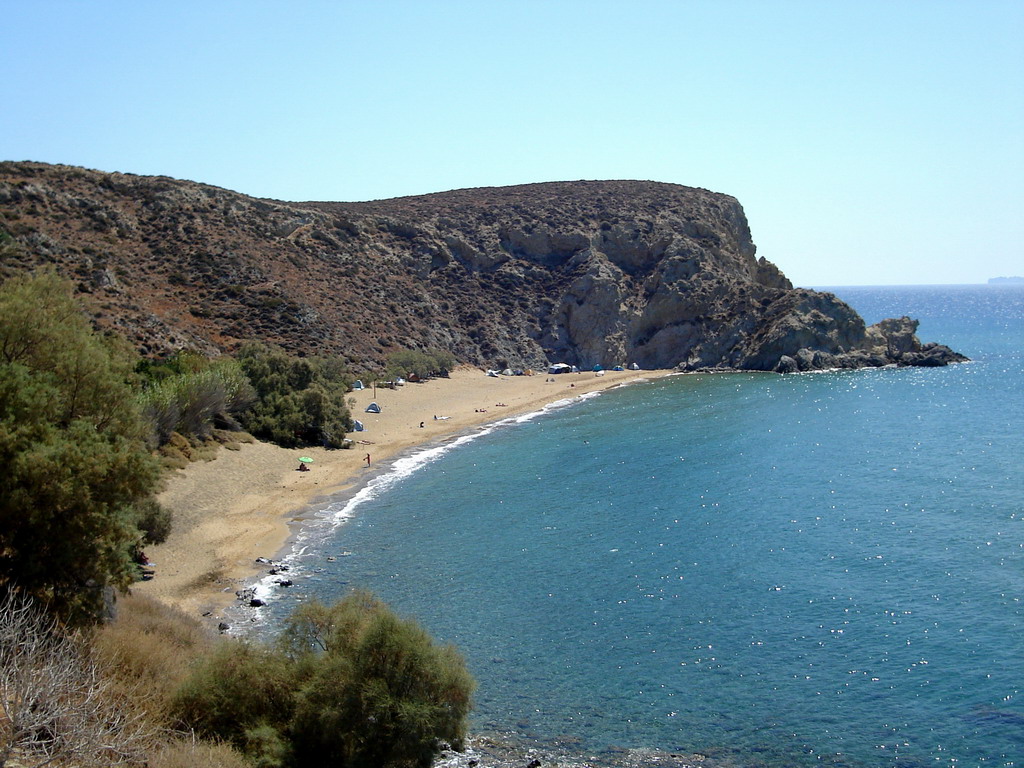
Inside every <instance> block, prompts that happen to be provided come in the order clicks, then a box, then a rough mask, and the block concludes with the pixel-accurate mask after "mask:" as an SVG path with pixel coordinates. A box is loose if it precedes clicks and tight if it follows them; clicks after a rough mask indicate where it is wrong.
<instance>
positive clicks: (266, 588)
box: [246, 390, 603, 625]
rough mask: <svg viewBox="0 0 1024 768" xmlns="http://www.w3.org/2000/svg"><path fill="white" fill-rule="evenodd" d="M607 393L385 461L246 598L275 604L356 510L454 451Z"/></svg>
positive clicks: (304, 525) (325, 509) (329, 504)
mask: <svg viewBox="0 0 1024 768" xmlns="http://www.w3.org/2000/svg"><path fill="white" fill-rule="evenodd" d="M602 391H603V390H598V391H596V392H586V393H582V394H579V395H574V396H572V397H567V398H563V399H561V400H556V401H554V402H551V403H548V404H546V405H544V406H543V407H542V408H539V409H538V410H536V411H530V412H527V413H523V414H518V415H516V416H509V417H507V418H504V419H501V420H499V421H495V422H491V423H490V424H486V425H483V426H481V427H477V428H475V430H474V431H473V432H470V433H465V434H461V435H456V436H455V437H450V438H447V439H446V440H445V441H444V442H442V443H439V444H431V445H427V446H417V447H416V448H413V449H411V451H412V452H411V453H406V454H404V455H403V454H399V455H398V456H396V457H395V458H392V459H389V460H386V461H382V462H380V464H379V465H378V466H377V470H376V472H375V473H374V474H373V475H372V476H370V477H369V479H367V480H365V481H364V482H363V483H361V484H360V485H358V486H357V487H356V488H355V490H352V489H349V490H346V491H344V492H342V493H340V494H335V495H334V496H332V497H330V498H328V499H327V500H326V501H325V502H323V503H321V504H318V505H315V506H313V507H311V508H310V512H311V513H312V514H311V515H310V516H309V517H307V518H306V519H304V520H302V521H301V523H300V525H299V528H298V530H297V531H296V533H295V534H294V535H293V536H292V538H291V541H290V542H289V544H288V545H287V546H286V553H285V554H283V555H282V556H280V557H278V558H275V560H274V561H273V563H272V566H273V567H272V568H271V569H269V570H272V571H274V572H273V573H267V574H265V575H264V576H262V577H260V578H258V579H257V580H256V581H255V582H253V583H252V584H250V585H249V587H248V589H247V590H246V594H247V595H251V596H252V597H254V598H256V599H258V600H259V601H260V602H261V603H262V604H263V605H264V606H270V605H271V604H272V603H273V602H274V601H275V598H276V597H278V596H280V594H281V589H282V585H281V583H282V582H283V581H294V580H295V579H296V578H297V577H301V576H304V575H309V574H310V573H311V572H313V571H315V570H316V569H315V568H314V567H313V566H312V564H311V563H312V560H313V556H314V554H315V555H316V556H317V560H319V559H322V557H323V556H324V555H325V554H327V553H324V552H323V551H322V550H323V547H324V545H325V543H326V542H327V540H328V539H329V538H330V537H331V536H332V534H333V533H334V532H335V531H336V530H337V529H338V527H340V526H342V525H344V524H345V523H347V522H348V521H349V520H351V519H352V518H353V517H355V515H356V511H357V510H358V509H359V508H360V507H362V506H363V505H365V504H368V503H370V502H372V501H374V500H375V499H377V498H378V497H380V496H381V495H382V494H384V493H386V492H387V491H389V490H391V489H392V488H394V487H395V486H396V485H398V484H400V483H401V482H403V481H404V480H406V479H407V478H408V477H410V476H411V475H413V474H414V473H416V472H418V471H420V470H422V469H424V468H425V467H427V466H429V465H431V464H433V463H434V462H436V461H438V460H439V459H441V458H442V457H444V456H445V455H446V454H448V453H449V452H450V451H454V450H456V449H457V448H462V447H464V446H466V445H469V444H470V443H472V442H474V441H476V440H478V439H479V438H481V437H484V436H486V435H489V434H491V433H492V432H494V431H495V430H498V429H502V428H505V427H510V426H515V425H518V424H525V423H527V422H530V421H534V420H535V419H537V418H539V417H541V416H544V415H545V414H548V413H552V412H554V411H557V410H561V409H563V408H567V407H570V406H573V405H577V404H579V403H582V402H584V401H586V400H590V399H592V398H594V397H597V396H598V395H600V394H601V393H602ZM347 554H348V553H346V552H340V553H335V554H333V555H328V556H330V557H338V556H341V557H344V556H346V555H347ZM261 618H262V616H261V614H260V613H259V612H257V611H253V612H252V613H251V614H250V615H249V616H248V622H247V623H248V624H249V625H252V624H258V623H260V621H259V620H260V619H261Z"/></svg>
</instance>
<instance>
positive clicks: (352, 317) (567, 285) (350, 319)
mask: <svg viewBox="0 0 1024 768" xmlns="http://www.w3.org/2000/svg"><path fill="white" fill-rule="evenodd" d="M0 228H2V229H0V240H2V242H0V254H2V263H0V275H2V276H9V275H11V274H14V273H17V272H20V271H25V270H29V269H33V268H36V267H38V266H40V265H45V264H52V265H54V266H55V267H56V269H57V270H58V271H59V272H60V273H61V274H64V275H66V276H68V277H71V278H72V279H73V280H74V281H75V282H76V284H77V285H78V288H79V290H80V291H81V292H82V294H83V296H84V299H85V303H86V305H87V307H88V309H89V311H90V312H91V313H92V315H93V317H94V319H95V322H96V324H97V326H98V327H100V328H104V329H114V330H116V331H117V332H119V333H121V334H122V335H124V336H125V337H127V338H128V339H129V340H130V341H131V342H132V343H134V344H135V345H136V346H137V347H138V348H139V350H140V351H141V352H142V353H143V354H148V355H160V354H164V353H167V352H170V351H173V350H175V349H179V348H183V347H188V348H195V349H199V350H202V351H204V352H206V353H210V354H213V353H217V352H219V351H227V350H231V349H233V348H235V347H237V346H238V345H239V344H241V343H243V342H245V341H247V340H250V339H262V340H268V341H273V342H276V343H279V344H281V345H283V346H284V347H286V348H288V349H290V350H291V351H293V352H296V353H302V354H318V353H332V354H338V355H341V356H342V357H344V358H346V359H347V360H348V361H349V362H350V363H351V364H352V366H353V367H355V368H356V369H362V368H374V367H378V366H380V365H381V363H382V362H383V361H384V360H385V359H386V358H387V356H388V355H389V354H390V353H391V352H393V351H394V350H396V349H399V348H441V349H446V350H449V351H451V352H452V353H454V355H455V356H456V357H457V358H458V359H459V360H460V361H462V362H467V363H473V364H478V365H484V366H488V367H502V368H504V367H524V368H526V367H533V368H537V367H540V366H543V365H545V364H546V363H548V362H555V361H558V362H567V363H570V364H576V365H579V366H581V367H591V366H593V365H596V364H600V365H607V366H610V365H614V364H628V363H633V362H636V363H638V364H639V365H640V366H641V367H642V368H667V367H673V366H677V365H679V366H681V367H682V368H684V369H688V370H694V369H702V368H733V369H754V370H783V371H790V370H808V369H813V368H822V367H832V366H846V367H857V366H864V365H885V364H888V363H893V362H895V363H899V364H910V365H943V364H945V363H947V362H953V361H956V360H958V359H963V358H961V357H960V356H958V355H956V354H955V353H952V352H950V351H949V350H948V349H947V348H945V347H940V346H937V345H929V346H927V347H922V346H921V345H920V343H919V342H918V341H917V339H916V337H915V336H914V332H915V330H916V327H917V325H916V323H915V322H914V321H912V320H910V319H908V318H901V319H899V320H891V321H885V322H884V323H880V324H878V325H877V326H872V327H870V328H866V327H865V325H864V322H863V321H862V320H861V318H860V317H859V316H858V315H857V314H856V313H855V312H854V311H853V310H852V309H851V308H850V307H848V306H847V305H846V304H844V303H843V302H841V301H839V300H838V299H837V298H836V297H834V296H833V295H831V294H827V293H816V292H814V291H809V290H803V289H794V288H793V287H792V285H791V284H790V282H789V281H788V280H787V279H786V278H785V276H783V275H782V273H781V272H780V271H779V270H778V269H777V268H776V267H775V266H774V265H773V264H771V263H769V262H767V261H765V260H764V259H763V258H762V259H758V258H756V256H755V247H754V244H753V242H752V240H751V236H750V230H749V228H748V226H747V221H746V218H745V216H744V214H743V209H742V208H741V207H740V204H739V203H738V202H737V201H736V200H735V199H734V198H732V197H729V196H727V195H722V194H716V193H713V192H708V191H706V190H703V189H693V188H689V187H682V186H677V185H673V184H660V183H655V182H640V181H578V182H558V183H546V184H530V185H524V186H517V187H502V188H482V189H466V190H457V191H453V192H445V193H439V194H433V195H423V196H418V197H406V198H397V199H394V200H382V201H376V202H369V203H328V202H308V203H285V202H280V201H275V200H262V199H256V198H252V197H247V196H245V195H242V194H238V193H235V192H230V191H228V190H224V189H219V188H216V187H211V186H208V185H204V184H198V183H195V182H190V181H178V180H174V179H170V178H165V177H144V176H134V175H130V174H121V173H101V172H97V171H91V170H85V169H82V168H73V167H67V166H53V165H45V164H41V163H11V162H7V163H0Z"/></svg>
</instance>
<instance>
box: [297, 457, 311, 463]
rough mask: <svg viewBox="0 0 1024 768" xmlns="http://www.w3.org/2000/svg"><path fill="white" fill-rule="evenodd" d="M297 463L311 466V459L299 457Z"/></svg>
mask: <svg viewBox="0 0 1024 768" xmlns="http://www.w3.org/2000/svg"><path fill="white" fill-rule="evenodd" d="M299 461H301V462H302V463H303V464H312V463H313V460H312V459H311V458H309V456H299Z"/></svg>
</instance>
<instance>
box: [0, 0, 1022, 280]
mask: <svg viewBox="0 0 1024 768" xmlns="http://www.w3.org/2000/svg"><path fill="white" fill-rule="evenodd" d="M0 8H2V11H3V13H2V18H3V27H4V33H3V39H4V42H3V45H2V46H0V72H3V79H2V86H0V93H2V96H3V104H4V108H3V112H2V116H0V160H35V161H41V162H47V163H63V164H68V165H76V166H84V167H87V168H94V169H97V170H102V171H120V172H125V173H135V174H143V175H164V176H171V177H174V178H179V179H190V180H193V181H200V182H204V183H207V184H213V185H216V186H219V187H225V188H228V189H232V190H236V191H238V192H243V193H245V194H249V195H254V196H258V197H268V198H275V199H279V200H289V201H303V200H332V201H361V200H373V199H380V198H388V197H398V196H403V195H414V194H424V193H429V192H441V191H445V190H449V189H459V188H465V187H481V186H504V185H508V184H523V183H532V182H542V181H567V180H569V181H571V180H576V179H647V180H654V181H662V182H670V183H674V184H683V185H687V186H693V187H703V188H706V189H710V190H713V191H715V192H722V193H725V194H729V195H732V196H734V197H736V198H737V199H738V200H739V201H740V203H741V204H742V205H743V208H744V210H745V211H746V214H747V219H748V221H749V223H750V227H751V231H752V234H753V238H754V242H755V243H756V244H757V247H758V255H759V256H764V257H765V258H767V259H768V260H769V261H772V262H774V263H775V264H777V265H778V266H779V267H780V268H781V269H782V270H783V271H784V272H785V273H786V274H787V276H789V277H790V279H791V280H792V281H793V282H794V283H795V284H797V285H801V286H807V287H812V286H841V285H906V284H943V283H980V282H985V281H986V280H987V279H988V278H990V277H996V276H1004V275H1024V0H957V1H955V2H953V1H951V0H884V1H883V0H676V1H674V2H673V1H670V0H661V1H655V0H619V1H618V2H608V1H605V0H587V1H586V2H577V1H575V0H518V1H508V2H500V1H498V0H494V1H493V2H490V1H489V2H484V1H483V0H466V1H462V0H419V2H413V1H412V0H406V1H399V0H363V1H362V2H347V1H345V0H335V1H334V2H326V1H314V0H308V1H306V2H303V0H293V1H291V2H261V1H260V0H247V1H246V2H234V1H232V0H218V1H217V2H210V1H209V0H202V2H198V1H195V0H174V1H173V2H172V1H170V0H168V1H166V2H164V1H162V0H151V1H147V2H139V1H138V0H131V1H130V2H127V1H125V2H115V1H112V0H76V1H74V2H72V1H71V0H64V1H61V0H33V2H24V1H23V0H0Z"/></svg>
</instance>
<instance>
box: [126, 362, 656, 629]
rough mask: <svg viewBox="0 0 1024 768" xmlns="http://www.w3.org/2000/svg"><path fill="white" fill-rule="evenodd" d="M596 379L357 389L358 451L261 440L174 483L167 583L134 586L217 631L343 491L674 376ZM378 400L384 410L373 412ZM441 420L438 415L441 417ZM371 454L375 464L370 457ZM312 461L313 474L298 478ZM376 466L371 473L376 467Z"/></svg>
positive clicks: (461, 373)
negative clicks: (472, 438) (467, 440)
mask: <svg viewBox="0 0 1024 768" xmlns="http://www.w3.org/2000/svg"><path fill="white" fill-rule="evenodd" d="M673 373H674V371H671V370H657V371H628V370H627V371H603V372H601V373H600V374H598V373H595V372H593V371H587V372H581V373H570V374H558V375H554V376H552V375H548V374H537V375H534V376H515V377H506V376H498V377H493V376H488V375H486V374H485V373H484V372H482V371H480V370H478V369H475V368H468V367H462V368H459V369H457V370H455V371H453V372H452V373H451V375H450V377H449V378H446V379H432V380H430V381H427V382H423V383H407V384H405V385H404V386H402V387H398V388H396V389H385V388H381V387H378V388H376V390H374V389H373V388H368V389H363V390H356V391H353V392H350V393H348V395H347V396H346V399H347V401H348V403H349V407H350V410H351V412H352V416H353V418H354V419H358V420H359V421H361V422H363V424H364V426H365V430H364V431H363V432H354V433H351V434H350V435H349V437H350V438H352V439H353V440H354V441H355V445H354V446H353V448H351V449H336V450H326V449H323V448H302V449H286V448H279V447H277V446H275V445H271V444H269V443H262V442H259V441H256V442H254V443H249V444H242V445H241V447H240V449H239V450H237V451H232V450H227V449H221V450H220V451H218V453H217V458H216V459H214V460H213V461H209V462H200V463H196V464H192V465H190V466H189V467H187V468H186V469H184V470H178V471H175V472H174V473H173V474H171V475H170V476H169V477H168V480H167V484H166V487H165V490H164V491H163V492H162V493H161V494H160V495H159V501H160V503H161V504H163V505H164V506H165V507H167V508H168V509H169V510H170V511H171V513H172V515H173V519H174V527H173V529H172V532H171V535H170V536H169V537H168V539H167V541H166V542H164V543H163V544H160V545H157V546H153V547H148V548H147V550H146V554H147V555H148V556H149V558H150V560H151V561H152V562H153V567H154V570H155V576H154V578H153V579H151V580H150V581H143V582H138V583H136V584H135V585H133V586H132V590H133V591H135V592H138V593H139V594H144V595H147V596H150V597H153V598H155V599H157V600H160V601H161V602H164V603H166V604H169V605H172V606H174V607H176V608H179V609H182V610H184V611H185V612H187V613H190V614H193V615H197V616H201V617H202V618H203V619H204V620H206V621H208V622H209V623H211V624H213V625H214V626H216V625H217V624H218V623H219V622H220V621H222V620H223V619H224V618H225V612H226V611H228V610H229V609H231V608H232V607H233V606H235V605H237V603H238V598H237V596H236V591H239V590H242V589H244V588H247V587H250V586H252V585H253V584H255V583H256V582H257V581H258V580H259V579H260V578H261V577H264V576H266V567H267V565H266V563H265V562H264V563H261V562H257V558H263V559H265V560H277V559H279V558H280V557H282V556H284V555H287V554H289V553H290V552H291V551H293V548H294V544H295V541H296V537H297V536H298V535H299V533H300V532H301V530H302V527H303V526H304V525H305V524H307V523H308V522H309V521H311V520H312V519H313V518H314V517H315V515H316V514H317V513H318V511H319V510H318V509H317V507H319V508H320V509H323V508H324V507H325V506H326V505H327V504H328V503H330V502H331V501H332V500H334V499H336V497H337V496H338V495H340V494H346V493H347V492H348V493H350V495H349V497H348V499H346V501H345V504H346V505H347V504H348V503H350V502H351V500H352V499H354V498H355V497H356V495H357V494H358V493H359V492H360V491H361V490H362V489H363V488H365V487H366V486H367V484H369V483H371V482H372V479H373V478H374V477H378V476H380V474H381V473H380V472H378V471H376V470H378V468H379V467H380V466H381V465H385V468H384V472H385V473H386V472H388V471H390V470H389V468H390V467H393V465H394V463H395V462H396V461H398V460H400V459H402V458H404V457H406V456H415V455H419V454H422V453H423V452H424V451H427V450H429V449H430V448H431V447H432V446H437V447H441V446H443V445H444V444H445V443H448V442H452V441H455V440H457V439H459V438H460V437H462V436H464V435H468V434H471V433H472V431H473V430H476V429H482V428H485V427H493V426H495V425H497V424H499V423H500V422H504V421H507V420H510V419H514V418H516V417H521V416H525V415H528V414H533V413H539V412H541V411H543V410H544V409H545V408H546V407H549V406H551V405H552V404H554V403H558V402H561V401H563V400H565V401H570V402H571V401H574V400H577V399H579V398H581V397H582V396H584V395H589V394H591V393H596V392H601V391H605V390H608V389H613V388H616V387H619V386H624V385H627V384H634V383H639V382H643V381H650V380H654V379H658V378H662V377H664V376H667V375H671V374H673ZM371 402H377V403H378V404H379V406H380V409H381V412H380V413H367V412H366V411H365V409H366V407H367V406H368V405H369V404H370V403H371ZM435 417H436V418H435ZM367 455H369V458H370V461H369V465H367V463H366V457H367ZM299 456H309V457H311V458H312V459H313V463H312V464H310V465H308V466H309V467H310V471H308V472H300V471H297V467H298V464H299V462H298V457H299ZM368 470H369V471H368Z"/></svg>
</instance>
